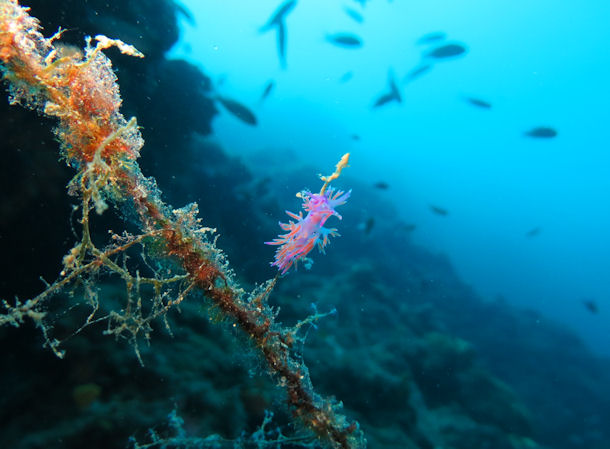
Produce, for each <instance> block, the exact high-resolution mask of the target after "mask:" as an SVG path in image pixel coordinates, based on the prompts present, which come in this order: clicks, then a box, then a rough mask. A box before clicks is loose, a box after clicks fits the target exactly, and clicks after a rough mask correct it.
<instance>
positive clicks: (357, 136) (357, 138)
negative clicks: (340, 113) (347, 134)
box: [351, 134, 360, 142]
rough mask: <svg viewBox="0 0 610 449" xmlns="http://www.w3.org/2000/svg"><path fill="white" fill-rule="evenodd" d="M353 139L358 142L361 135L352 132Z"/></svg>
mask: <svg viewBox="0 0 610 449" xmlns="http://www.w3.org/2000/svg"><path fill="white" fill-rule="evenodd" d="M351 137H352V140H355V141H356V142H357V141H359V140H360V136H359V135H358V134H352V136H351Z"/></svg>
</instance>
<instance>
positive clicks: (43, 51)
mask: <svg viewBox="0 0 610 449" xmlns="http://www.w3.org/2000/svg"><path fill="white" fill-rule="evenodd" d="M27 11H28V10H27V9H26V8H23V7H21V6H19V4H18V2H17V0H0V69H1V70H2V74H3V77H4V80H5V82H6V83H7V84H8V86H9V91H10V95H11V102H12V103H22V104H23V105H24V106H26V107H30V108H33V109H37V110H38V111H40V112H42V113H44V114H45V115H47V116H50V117H54V118H56V119H57V120H58V122H59V124H58V127H57V136H58V138H59V140H60V142H61V147H62V153H63V154H62V155H63V157H64V158H65V159H66V161H67V163H68V164H69V165H70V166H72V167H74V168H76V169H77V170H78V173H77V175H76V177H75V178H74V180H73V181H72V182H71V183H70V186H69V188H70V193H72V194H74V195H78V196H81V197H84V196H85V195H87V196H88V197H90V198H92V201H93V202H94V203H95V209H96V210H97V212H98V213H101V212H103V210H104V209H105V208H106V207H107V206H106V200H109V199H110V200H112V201H114V202H115V203H122V202H128V204H130V205H131V206H132V208H133V209H134V210H135V213H136V215H137V217H138V219H139V222H140V226H141V228H142V230H143V231H144V233H146V234H148V235H150V236H155V238H157V239H159V241H158V244H159V245H158V246H159V247H161V248H163V250H162V252H163V253H164V255H165V256H166V257H169V258H172V259H174V260H175V261H176V262H177V263H178V264H179V265H180V266H181V267H182V269H183V270H184V271H185V272H186V273H187V275H188V277H189V279H190V281H191V286H192V288H197V289H198V290H200V291H201V292H202V293H203V294H204V295H205V296H206V297H207V298H209V299H210V300H211V301H212V302H213V303H214V305H215V306H216V307H217V308H218V309H219V310H221V311H222V313H223V314H224V316H226V317H227V318H228V319H230V320H232V321H233V322H234V323H235V325H236V326H238V327H240V328H241V329H242V330H243V331H244V334H245V335H246V336H247V337H248V338H250V339H251V341H252V343H253V345H252V346H253V347H254V348H256V349H257V350H258V351H260V354H261V357H262V358H263V359H264V360H265V362H266V366H267V368H268V370H269V372H270V373H271V374H272V375H273V376H274V377H275V378H276V379H278V380H281V382H280V383H281V384H282V385H283V386H284V388H285V389H286V391H287V393H288V403H289V404H290V405H291V406H292V407H293V410H294V414H295V415H296V416H298V417H299V418H300V419H301V421H302V422H303V424H304V425H305V426H306V427H308V428H309V429H311V430H312V431H313V432H314V433H315V434H316V435H317V436H318V437H319V438H320V439H321V440H322V441H323V442H325V443H327V444H328V445H329V446H331V447H333V448H341V449H350V448H361V447H364V446H365V444H366V442H365V440H364V438H363V436H362V432H361V431H360V430H359V428H358V424H357V423H356V422H348V421H347V419H346V418H345V417H343V416H342V415H341V414H339V413H338V407H337V406H336V405H335V404H334V403H333V402H332V401H330V400H326V399H323V398H321V397H319V396H318V395H316V394H315V393H314V392H313V389H312V386H311V381H310V379H309V375H308V374H307V369H306V368H305V367H304V365H303V364H302V361H301V358H300V357H299V356H298V355H296V354H295V353H294V350H293V342H294V339H295V332H294V331H293V330H292V329H291V328H283V327H282V326H281V325H280V324H279V323H276V322H275V321H274V320H275V315H274V313H273V312H272V310H271V309H270V307H269V306H267V305H266V303H265V300H266V297H267V296H268V295H269V293H270V291H271V289H272V288H273V285H274V284H275V281H273V282H271V283H269V284H268V286H267V288H266V289H265V290H264V291H263V292H261V293H260V294H258V296H256V297H254V298H252V299H244V298H243V293H242V292H241V290H240V289H239V288H238V287H237V286H235V285H234V284H233V281H232V280H231V279H230V276H229V274H228V272H227V270H226V268H225V267H224V266H223V263H222V262H221V258H220V256H219V254H220V251H219V250H218V249H216V248H215V247H214V245H213V244H211V243H209V242H207V241H206V240H204V239H203V237H202V231H203V229H202V228H200V227H197V226H196V222H195V221H189V220H186V221H185V220H183V217H181V216H180V215H179V214H178V213H177V212H176V211H172V210H171V209H170V208H169V207H168V206H167V205H165V204H164V203H163V201H162V200H161V197H160V193H159V191H158V190H157V189H156V188H155V187H154V183H152V182H151V181H150V180H148V179H146V178H145V177H144V176H143V175H142V173H141V171H140V169H139V167H138V165H137V162H136V159H137V157H138V156H139V152H140V149H141V147H142V145H143V140H142V137H141V135H140V132H139V130H138V128H137V125H136V122H135V119H131V120H130V121H129V122H128V121H126V120H125V118H124V117H123V115H122V114H121V113H120V110H119V109H120V106H121V99H120V96H119V90H118V86H117V84H116V76H115V75H114V72H113V71H112V66H111V63H110V60H109V59H108V58H107V57H106V56H105V55H104V54H103V53H102V50H104V49H106V48H109V47H111V46H114V47H117V48H118V49H119V50H120V51H121V52H123V53H126V54H130V55H133V56H137V57H141V56H142V55H141V54H140V53H139V52H138V51H137V50H136V49H135V48H133V47H131V46H129V45H127V44H125V43H123V42H121V41H118V40H112V39H108V38H106V37H104V36H96V38H95V40H96V42H97V43H96V44H95V46H93V45H92V44H91V42H90V41H88V42H87V47H86V48H85V51H84V53H79V52H71V53H67V52H65V53H64V52H61V51H60V49H58V47H57V46H56V45H54V40H56V39H57V38H59V37H60V35H61V32H59V33H57V34H56V35H55V36H53V37H52V38H50V39H46V38H44V37H43V36H42V34H40V32H39V31H38V30H39V26H38V22H37V20H36V19H34V18H32V17H31V16H29V14H28V13H27ZM346 163H347V160H345V164H346ZM345 164H344V165H345ZM344 165H343V166H344ZM341 168H342V166H341V167H340V166H339V164H338V165H337V170H338V172H340V169H341ZM331 178H332V176H331ZM333 179H334V178H333ZM325 186H326V184H325ZM321 193H322V194H323V193H324V187H323V189H322V192H321ZM190 288H191V287H189V289H190ZM189 289H187V290H189ZM182 299H184V298H183V297H181V298H179V300H177V302H179V301H181V300H182ZM171 304H172V303H171V302H170V303H169V304H168V305H171Z"/></svg>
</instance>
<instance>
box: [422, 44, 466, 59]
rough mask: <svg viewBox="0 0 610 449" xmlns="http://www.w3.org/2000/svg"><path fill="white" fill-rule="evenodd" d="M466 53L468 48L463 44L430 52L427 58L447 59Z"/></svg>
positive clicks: (449, 45)
mask: <svg viewBox="0 0 610 449" xmlns="http://www.w3.org/2000/svg"><path fill="white" fill-rule="evenodd" d="M466 51H467V50H466V47H465V46H463V45H462V44H446V45H443V46H441V47H436V48H434V49H432V50H430V51H429V52H428V53H426V54H425V56H426V57H428V58H433V59H447V58H454V57H456V56H461V55H463V54H464V53H466Z"/></svg>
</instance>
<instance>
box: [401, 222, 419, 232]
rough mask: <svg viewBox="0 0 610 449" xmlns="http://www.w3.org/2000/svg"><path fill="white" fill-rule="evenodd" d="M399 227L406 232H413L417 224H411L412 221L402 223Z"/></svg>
mask: <svg viewBox="0 0 610 449" xmlns="http://www.w3.org/2000/svg"><path fill="white" fill-rule="evenodd" d="M401 228H402V229H403V230H404V231H407V232H413V231H415V229H416V228H417V226H415V225H414V224H412V223H403V225H402V226H401Z"/></svg>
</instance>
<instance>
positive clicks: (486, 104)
mask: <svg viewBox="0 0 610 449" xmlns="http://www.w3.org/2000/svg"><path fill="white" fill-rule="evenodd" d="M465 100H466V101H467V102H468V103H470V104H471V105H473V106H476V107H477V108H481V109H491V103H489V102H487V101H484V100H481V99H479V98H474V97H466V98H465Z"/></svg>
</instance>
